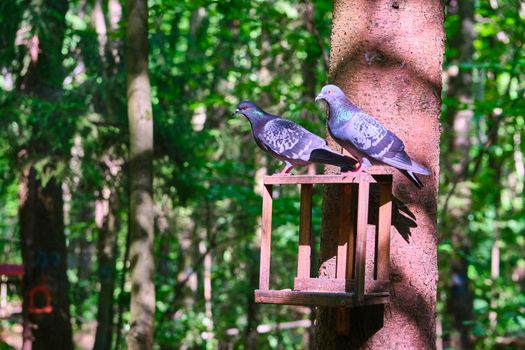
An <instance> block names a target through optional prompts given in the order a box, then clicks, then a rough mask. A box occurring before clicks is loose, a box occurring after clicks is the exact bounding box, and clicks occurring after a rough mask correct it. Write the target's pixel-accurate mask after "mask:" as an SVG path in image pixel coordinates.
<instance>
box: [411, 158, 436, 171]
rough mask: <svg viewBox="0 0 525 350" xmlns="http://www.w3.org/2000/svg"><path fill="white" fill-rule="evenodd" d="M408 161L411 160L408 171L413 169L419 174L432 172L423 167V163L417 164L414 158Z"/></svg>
mask: <svg viewBox="0 0 525 350" xmlns="http://www.w3.org/2000/svg"><path fill="white" fill-rule="evenodd" d="M410 161H412V166H411V167H410V170H409V172H411V171H413V172H415V173H416V174H421V175H431V174H432V173H431V172H430V170H428V169H427V168H425V167H424V166H423V165H421V164H419V163H418V162H416V161H415V160H413V159H410Z"/></svg>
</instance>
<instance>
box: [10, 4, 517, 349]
mask: <svg viewBox="0 0 525 350" xmlns="http://www.w3.org/2000/svg"><path fill="white" fill-rule="evenodd" d="M94 3H95V2H91V1H87V2H86V1H82V2H81V1H71V2H70V4H69V5H70V8H69V11H68V12H67V14H66V28H64V30H65V34H64V40H63V42H62V43H61V50H58V49H57V50H53V51H52V52H41V54H42V55H43V56H40V57H44V58H46V59H47V60H48V61H47V62H57V61H58V62H61V64H60V66H61V67H60V68H61V69H58V70H56V71H47V70H46V72H45V74H44V75H43V76H45V77H47V79H49V82H52V83H53V84H55V85H57V86H58V89H57V90H58V91H56V92H55V94H53V95H52V96H51V97H49V96H42V95H39V94H37V93H27V92H26V91H24V90H23V89H22V88H21V83H22V82H24V81H25V80H24V79H25V78H26V77H27V74H28V67H30V66H29V65H30V62H31V58H30V50H29V47H30V46H29V41H28V40H29V39H31V38H32V36H33V35H35V34H38V33H40V32H39V30H40V31H42V32H45V29H46V28H42V27H41V26H43V25H45V23H46V21H44V20H40V19H42V18H45V17H46V16H53V15H56V14H57V13H58V12H57V11H59V9H54V8H50V9H46V11H43V12H39V11H37V9H38V8H39V7H38V6H27V2H23V1H1V2H0V33H2V35H1V36H0V89H1V90H2V93H1V94H0V109H1V111H2V117H0V203H2V205H1V206H0V252H1V253H2V255H1V256H2V258H0V262H20V261H21V257H20V251H19V241H18V240H19V237H18V227H19V226H18V222H17V220H18V218H17V209H18V188H19V187H18V185H19V183H18V181H19V179H20V174H21V169H22V168H23V167H24V166H26V165H30V164H31V165H33V166H34V167H35V169H36V170H37V172H38V176H39V179H40V180H41V181H43V182H46V181H48V180H49V179H51V178H52V177H55V178H58V179H59V180H60V181H62V183H63V184H64V188H66V189H68V191H69V192H68V193H69V195H70V198H69V199H67V198H66V207H67V210H66V233H67V238H68V246H69V251H70V259H69V272H68V276H69V279H70V282H71V300H72V307H71V312H72V316H73V317H74V319H75V321H76V322H75V324H76V326H77V329H80V328H81V327H82V326H83V325H84V324H92V322H94V321H95V319H96V317H97V316H96V315H97V309H96V305H97V300H98V292H99V291H100V283H99V282H100V281H99V276H98V274H97V267H98V262H97V259H96V250H97V244H98V240H99V234H100V229H99V228H97V225H96V223H95V211H96V209H95V201H99V200H101V199H102V198H105V197H104V196H105V193H107V191H109V192H111V193H114V194H116V197H117V198H118V200H117V201H116V203H115V206H116V208H117V228H116V230H117V251H116V254H117V264H116V276H117V277H118V278H119V279H120V278H122V277H123V276H124V277H125V273H126V268H127V266H128V265H126V264H125V263H124V254H125V251H126V232H127V225H126V222H127V221H126V220H127V210H128V209H127V208H128V204H129V203H128V196H127V190H128V184H127V163H126V157H127V142H128V141H127V140H128V130H127V128H128V126H127V116H126V113H127V112H126V96H125V91H126V90H125V85H126V81H125V74H124V63H125V62H124V45H123V38H124V28H125V23H124V22H123V20H121V21H120V22H116V26H113V25H112V24H111V23H112V22H111V20H110V19H111V18H110V15H109V7H108V6H107V2H105V1H103V2H102V3H104V4H105V5H104V6H103V10H104V16H105V25H106V33H107V34H106V37H105V40H106V46H105V47H101V40H102V39H101V37H100V36H99V33H100V28H98V29H99V30H98V31H97V28H95V25H94V21H93V20H92V17H93V13H94V10H95V8H94ZM309 4H313V6H314V12H313V16H312V17H311V18H310V17H309V16H308V13H307V5H309ZM494 4H496V5H497V7H492V6H496V5H494ZM149 9H150V10H149V31H150V36H149V39H150V42H149V45H150V47H149V50H150V51H149V52H150V62H149V68H150V78H151V83H152V102H153V116H154V123H155V125H154V132H155V135H154V136H155V154H154V158H155V160H154V171H155V180H154V194H155V203H156V211H155V215H156V229H157V238H156V241H155V249H156V253H157V266H158V268H157V277H156V278H157V280H156V286H157V310H158V312H157V315H156V338H155V341H156V346H157V347H158V348H173V349H176V348H183V347H198V348H206V349H213V348H217V347H219V346H222V347H226V346H231V347H235V348H244V347H246V339H247V337H248V335H249V332H250V330H251V329H254V328H255V327H257V325H261V324H269V325H275V324H276V323H279V322H286V321H294V320H300V319H305V318H307V317H309V315H308V313H305V310H303V309H301V308H292V307H275V306H264V307H260V306H256V305H253V289H255V288H256V287H257V275H258V242H259V239H258V237H257V232H258V230H259V225H260V224H259V220H260V218H259V217H260V205H261V203H260V195H259V191H260V188H258V187H259V186H260V181H259V179H260V175H261V174H260V173H258V172H257V171H258V170H260V169H264V170H265V171H266V173H273V172H275V171H277V170H279V168H280V167H281V164H279V162H277V161H275V160H273V159H270V158H268V157H266V156H265V155H263V154H262V153H261V152H260V150H259V149H258V148H257V147H256V145H255V144H254V142H253V140H252V139H251V135H250V128H249V125H248V123H247V121H246V120H244V119H243V118H242V117H239V116H231V112H232V111H233V109H234V107H235V105H236V104H237V103H238V102H239V101H240V100H243V99H251V100H254V101H256V102H257V103H259V104H260V105H261V106H262V107H263V108H265V109H267V110H268V111H270V112H272V113H276V114H282V115H283V116H284V117H286V118H290V119H292V120H294V121H296V122H298V123H300V124H302V125H304V126H306V127H307V128H309V129H310V130H312V131H313V132H316V133H318V134H321V135H324V134H325V127H324V125H325V124H324V115H323V113H322V112H321V111H320V109H319V107H318V106H317V104H315V103H314V102H313V98H314V95H315V92H316V91H318V90H319V88H320V86H321V85H322V84H323V83H325V82H326V81H327V67H326V62H324V57H326V56H327V53H328V50H329V37H330V26H331V2H327V1H320V0H315V1H313V2H309V1H298V0H291V1H284V0H271V1H262V0H252V1H243V0H226V1H205V0H197V1H189V0H150V1H149ZM524 11H525V10H524V7H523V4H522V3H521V2H520V1H517V0H504V1H491V2H476V5H475V13H474V18H475V23H474V29H475V33H476V39H475V41H474V43H473V50H474V51H473V53H472V57H469V58H464V57H460V51H459V50H458V48H457V47H455V46H454V44H453V42H454V40H455V39H457V38H458V36H459V35H461V25H462V22H461V17H460V15H459V14H458V13H457V12H450V13H449V14H448V15H447V17H446V22H445V28H446V32H447V38H448V42H449V46H448V47H447V50H446V56H445V64H444V69H445V70H447V71H448V70H450V69H452V68H455V67H457V70H458V72H459V73H460V74H461V73H463V72H471V73H472V79H473V82H472V84H471V85H472V86H471V88H472V91H473V96H474V98H473V99H472V101H465V100H464V99H461V98H460V96H455V95H452V96H450V95H446V96H444V98H443V112H444V113H443V115H444V117H443V118H444V119H443V143H442V154H444V155H448V154H450V153H453V152H455V151H453V150H451V149H449V148H450V147H451V143H450V142H448V141H449V140H451V139H452V138H453V137H454V135H453V130H452V129H451V125H449V124H447V120H446V117H445V115H446V113H447V112H448V111H450V110H457V109H467V110H470V111H472V112H473V116H472V124H471V128H470V129H469V132H468V136H469V139H470V145H469V149H468V151H467V152H466V153H465V154H467V155H468V157H469V162H468V163H467V164H468V167H467V168H466V169H465V172H464V175H463V176H462V177H461V179H460V180H461V181H460V182H461V183H460V184H459V185H458V184H455V182H456V181H457V178H458V176H456V175H455V173H454V172H453V171H452V169H451V168H449V167H447V166H443V167H442V177H441V190H440V193H441V202H440V203H441V205H440V209H441V212H440V225H441V232H440V238H441V240H440V245H439V254H440V269H441V270H440V271H441V281H440V305H439V310H440V319H441V320H442V323H443V329H444V338H445V339H447V337H449V336H450V335H451V333H453V332H454V331H455V330H454V326H453V325H452V322H451V320H450V315H449V311H447V308H446V304H447V302H448V301H449V298H450V295H449V293H448V292H447V290H448V288H449V281H450V279H451V277H450V276H451V270H450V266H449V263H450V262H451V261H452V260H453V259H455V258H457V257H458V256H459V257H461V258H463V259H465V260H466V261H467V262H468V277H469V279H470V281H471V288H472V292H473V294H474V302H473V305H474V314H475V315H474V316H475V317H474V319H473V320H472V321H471V325H472V333H473V335H474V337H475V339H476V346H477V347H478V348H480V349H483V348H490V347H492V346H494V344H496V342H497V339H498V337H500V338H501V337H523V336H524V334H523V333H524V332H523V329H524V328H525V319H524V317H523V314H524V312H523V311H524V310H525V297H524V293H523V291H524V290H523V289H524V288H525V287H524V282H523V277H521V278H522V279H521V280H520V279H519V276H518V274H517V272H518V270H519V268H522V269H525V258H524V257H523V254H522V252H523V251H524V250H525V239H524V238H523V232H524V230H525V216H524V215H523V212H524V210H525V202H524V198H525V197H524V196H523V190H524V185H523V182H524V181H525V170H524V167H523V163H524V159H523V153H524V151H525V140H524V136H525V135H524V131H523V130H524V126H525V117H524V113H523V111H524V110H525V99H524V98H523V97H524V91H525V86H524V81H525V77H524V73H523V72H525V59H524V58H523V57H525V55H524V53H525V52H524V48H523V37H524V33H525V18H524V13H525V12H524ZM117 17H118V16H117ZM102 41H103V40H102ZM453 70H454V69H452V70H451V71H453ZM57 82H58V83H57ZM443 164H447V163H446V162H443ZM452 166H454V164H451V167H452ZM302 171H304V170H302ZM320 190H321V189H316V190H315V194H314V213H313V220H314V222H313V229H314V233H316V234H318V232H319V231H320V217H321V215H320V212H321V195H320ZM464 193H467V195H466V197H467V198H465V195H464ZM66 197H67V196H66ZM275 198H276V199H275V202H274V213H275V214H274V222H273V224H274V241H273V245H272V249H273V251H274V254H272V259H273V260H272V280H271V283H272V285H273V286H274V287H276V288H290V287H291V285H292V281H293V276H294V274H295V269H296V266H294V264H295V259H296V255H297V251H296V249H297V239H298V212H299V206H298V205H299V201H298V198H299V193H298V191H297V188H295V187H294V186H283V187H281V188H276V189H275ZM466 203H469V204H468V205H470V211H469V213H468V215H467V216H466V218H465V225H464V227H462V230H463V233H464V237H465V239H466V241H468V248H469V249H468V250H467V251H465V250H463V249H462V248H463V247H462V244H463V243H464V242H458V241H457V240H456V239H455V238H453V237H452V235H451V234H450V232H449V230H450V229H451V227H454V224H455V221H454V220H453V219H452V218H453V216H452V214H451V213H453V212H454V210H455V208H461V207H462V206H465V205H466ZM495 242H497V244H498V246H499V248H500V253H501V254H500V263H499V266H500V274H499V276H498V277H493V276H491V263H492V259H493V257H492V255H491V250H492V248H493V245H494V243H495ZM206 254H209V256H211V265H206V264H207V263H206V262H205V258H204V257H205V255H206ZM207 274H209V278H210V281H211V297H210V299H208V300H207V299H206V298H205V296H204V295H205V283H206V282H207V281H206V279H207V278H208V277H207ZM516 276H518V277H516ZM130 288H131V286H130V285H129V284H128V283H124V284H123V288H121V286H120V281H119V280H118V281H117V283H116V287H115V291H114V301H115V310H117V304H119V303H120V304H121V307H123V310H124V314H123V315H122V317H123V322H124V327H123V329H122V330H121V333H122V335H124V336H125V333H126V331H127V329H128V328H127V327H126V322H127V320H128V313H127V305H128V304H129V292H130ZM206 292H208V290H207V287H206ZM495 295H496V297H495ZM494 300H495V301H494ZM491 301H492V302H491ZM210 310H211V317H210ZM491 313H492V314H494V313H495V314H496V315H497V323H496V324H495V325H494V323H491V321H490V319H491V318H490V317H489V315H491ZM491 317H492V316H491ZM115 323H116V319H115ZM305 332H306V330H305V329H302V328H298V329H293V330H275V331H271V332H269V333H262V334H259V335H258V336H257V348H260V349H274V348H298V349H299V348H302V346H301V345H302V344H303V343H302V342H303V338H304V333H305ZM121 346H122V344H121Z"/></svg>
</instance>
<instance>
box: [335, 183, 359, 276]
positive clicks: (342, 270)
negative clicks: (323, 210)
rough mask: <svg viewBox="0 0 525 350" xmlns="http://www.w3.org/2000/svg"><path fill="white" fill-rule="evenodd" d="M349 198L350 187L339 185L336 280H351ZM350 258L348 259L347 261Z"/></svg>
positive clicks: (351, 228) (351, 236)
mask: <svg viewBox="0 0 525 350" xmlns="http://www.w3.org/2000/svg"><path fill="white" fill-rule="evenodd" d="M351 197H352V185H351V184H343V185H341V199H340V206H339V232H338V237H337V259H336V274H335V275H336V278H342V279H345V278H347V279H350V278H352V270H351V268H352V267H351V265H350V270H347V268H348V266H349V265H348V261H349V260H350V259H352V263H353V256H351V257H349V256H348V255H349V254H348V253H349V250H350V249H349V247H350V246H351V247H352V249H351V253H352V252H353V246H354V242H353V233H354V232H353V224H352V221H351V219H352V218H351V202H350V201H351ZM349 258H350V259H349Z"/></svg>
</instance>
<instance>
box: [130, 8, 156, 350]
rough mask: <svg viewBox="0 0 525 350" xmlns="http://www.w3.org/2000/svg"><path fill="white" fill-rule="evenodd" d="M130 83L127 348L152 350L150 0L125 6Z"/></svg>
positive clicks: (153, 297)
mask: <svg viewBox="0 0 525 350" xmlns="http://www.w3.org/2000/svg"><path fill="white" fill-rule="evenodd" d="M126 16H127V18H126V19H127V21H126V24H127V25H126V76H127V77H126V78H127V95H128V119H129V133H130V149H129V157H130V159H129V165H130V225H129V227H130V235H131V241H130V262H131V270H130V271H131V276H130V279H131V305H130V331H129V334H128V336H127V344H128V348H129V349H131V350H134V349H141V350H142V349H151V348H152V346H153V322H154V316H155V285H154V281H153V278H154V270H155V263H154V257H153V238H154V237H153V236H154V230H153V225H154V224H153V198H152V187H153V181H152V177H153V174H152V170H153V169H152V157H153V113H152V107H151V97H150V90H151V89H150V82H149V76H148V26H147V19H148V7H147V1H146V0H128V1H127V2H126Z"/></svg>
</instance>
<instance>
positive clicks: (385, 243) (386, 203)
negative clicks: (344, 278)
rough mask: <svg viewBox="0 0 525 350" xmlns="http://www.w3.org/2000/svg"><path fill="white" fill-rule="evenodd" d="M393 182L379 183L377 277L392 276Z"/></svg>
mask: <svg viewBox="0 0 525 350" xmlns="http://www.w3.org/2000/svg"><path fill="white" fill-rule="evenodd" d="M391 214H392V184H389V183H385V184H380V185H379V219H378V220H379V221H378V223H377V274H376V279H378V280H388V279H389V278H390V225H391V221H392V219H391V217H392V215H391Z"/></svg>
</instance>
